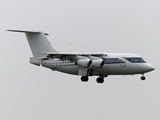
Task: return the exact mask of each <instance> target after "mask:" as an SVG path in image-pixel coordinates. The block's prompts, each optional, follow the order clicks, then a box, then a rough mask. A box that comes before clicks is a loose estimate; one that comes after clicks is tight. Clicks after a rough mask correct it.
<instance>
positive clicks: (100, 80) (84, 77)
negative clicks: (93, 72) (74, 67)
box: [81, 76, 104, 83]
mask: <svg viewBox="0 0 160 120" xmlns="http://www.w3.org/2000/svg"><path fill="white" fill-rule="evenodd" d="M88 79H89V78H88V76H82V77H81V81H82V82H87V81H88ZM96 81H97V83H103V82H104V77H98V78H97V80H96Z"/></svg>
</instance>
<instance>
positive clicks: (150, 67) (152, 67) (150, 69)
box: [147, 64, 155, 71]
mask: <svg viewBox="0 0 160 120" xmlns="http://www.w3.org/2000/svg"><path fill="white" fill-rule="evenodd" d="M147 70H148V71H153V70H155V67H154V66H153V65H151V64H148V65H147Z"/></svg>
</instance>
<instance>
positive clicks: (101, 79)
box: [96, 77, 104, 83]
mask: <svg viewBox="0 0 160 120" xmlns="http://www.w3.org/2000/svg"><path fill="white" fill-rule="evenodd" d="M96 81H97V83H103V82H104V78H103V77H98V78H97V80H96Z"/></svg>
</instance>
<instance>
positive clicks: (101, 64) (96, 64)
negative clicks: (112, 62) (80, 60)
mask: <svg viewBox="0 0 160 120" xmlns="http://www.w3.org/2000/svg"><path fill="white" fill-rule="evenodd" d="M92 66H93V67H95V68H102V67H104V66H105V62H104V61H103V60H102V59H94V60H92Z"/></svg>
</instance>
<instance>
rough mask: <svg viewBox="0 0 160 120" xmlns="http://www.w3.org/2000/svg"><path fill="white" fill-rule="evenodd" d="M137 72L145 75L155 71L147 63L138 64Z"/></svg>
mask: <svg viewBox="0 0 160 120" xmlns="http://www.w3.org/2000/svg"><path fill="white" fill-rule="evenodd" d="M139 70H140V71H141V72H144V73H146V72H150V71H153V70H155V67H154V66H153V65H151V64H149V63H145V64H139Z"/></svg>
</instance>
